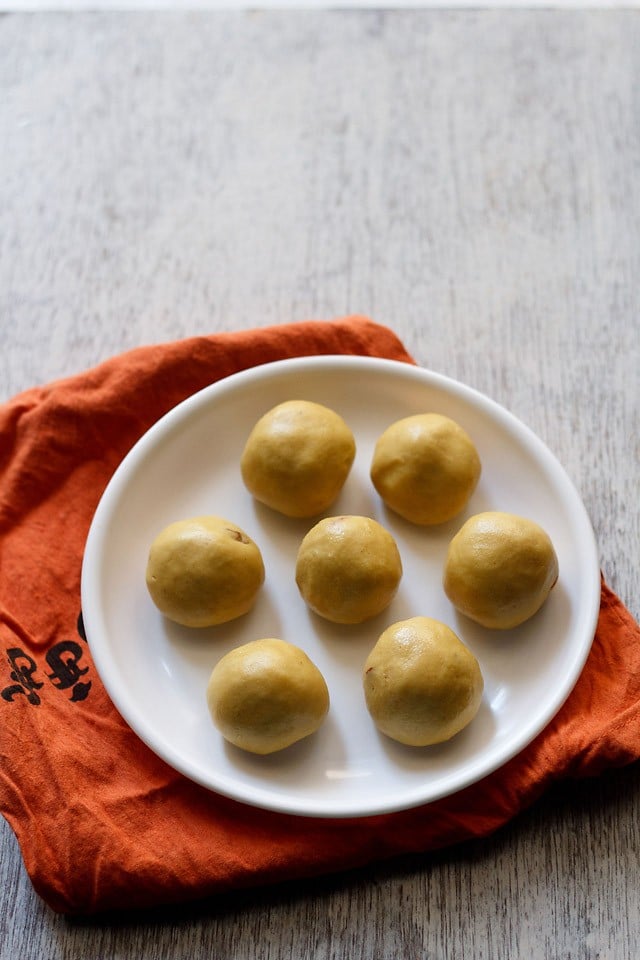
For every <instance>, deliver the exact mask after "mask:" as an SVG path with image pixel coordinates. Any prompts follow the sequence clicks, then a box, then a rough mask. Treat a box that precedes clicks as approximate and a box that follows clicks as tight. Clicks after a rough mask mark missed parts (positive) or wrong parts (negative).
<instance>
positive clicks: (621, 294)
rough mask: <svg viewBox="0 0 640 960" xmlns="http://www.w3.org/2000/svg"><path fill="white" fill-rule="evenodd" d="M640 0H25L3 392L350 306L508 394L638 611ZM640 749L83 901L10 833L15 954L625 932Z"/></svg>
mask: <svg viewBox="0 0 640 960" xmlns="http://www.w3.org/2000/svg"><path fill="white" fill-rule="evenodd" d="M639 49H640V20H639V19H638V15H637V14H635V13H633V12H629V11H626V12H625V11H612V10H609V11H600V12H595V11H592V12H585V11H582V12H581V11H571V12H561V11H548V10H547V11H527V10H521V11H505V10H493V11H473V10H470V11H458V12H447V11H434V10H431V11H395V12H381V11H377V12H376V11H350V12H326V11H323V12H307V13H300V12H260V13H242V12H236V13H206V14H205V13H201V14H189V13H184V14H181V13H171V14H166V13H163V14H152V13H144V14H137V15H126V14H117V13H114V14H102V15H90V14H87V15H84V14H78V15H73V16H63V15H35V16H20V15H11V16H5V17H3V18H1V19H0V144H1V145H2V146H1V148H0V174H1V175H0V344H1V349H0V397H1V398H6V397H9V396H10V395H12V394H14V393H17V392H18V391H19V390H21V389H23V388H26V387H28V386H31V385H32V384H35V383H43V382H46V381H48V380H50V379H52V378H55V377H60V376H64V375H66V374H69V373H73V372H75V371H77V370H80V369H82V368H84V367H87V366H89V365H91V364H94V363H96V362H98V361H100V360H101V359H103V358H105V357H106V356H109V355H111V354H114V353H117V352H119V351H121V350H123V349H127V348H129V347H133V346H137V345H138V344H142V343H149V342H158V341H163V340H167V339H172V338H176V337H182V336H189V335H191V334H194V333H199V332H203V333H205V332H212V331H216V330H230V329H238V328H243V327H249V326H255V325H265V324H269V323H276V322H280V321H286V320H290V319H303V318H308V317H318V318H328V317H332V316H335V315H338V314H343V313H347V312H351V311H354V312H355V311H357V312H363V313H368V314H369V315H370V316H372V317H373V318H374V319H376V320H378V321H380V322H382V323H386V324H388V325H389V326H391V327H393V328H394V329H395V330H396V331H397V332H398V333H399V334H400V336H401V337H402V338H403V339H404V342H405V343H406V345H407V347H408V348H409V349H410V350H411V351H412V352H413V354H414V355H415V356H416V358H417V359H418V360H420V361H421V362H422V363H425V364H429V365H430V366H432V367H433V368H434V369H436V370H439V371H441V372H443V373H446V374H448V375H450V376H453V377H456V378H458V379H461V380H463V381H465V382H467V383H469V384H471V385H473V386H475V387H477V388H478V389H480V390H482V391H484V392H486V393H488V394H489V395H490V396H492V397H494V398H495V399H497V400H498V401H500V402H502V403H504V404H505V405H506V406H507V407H509V408H510V409H511V410H512V411H513V412H514V413H516V414H517V415H518V416H520V417H521V418H522V419H523V420H525V422H527V423H528V424H529V425H530V426H531V427H532V428H533V429H534V430H535V431H536V432H537V433H539V434H540V435H541V436H542V437H543V438H544V439H545V440H546V441H547V442H548V444H549V445H550V447H551V448H552V449H553V450H554V451H555V452H556V453H557V455H558V456H559V458H560V460H561V461H562V462H563V464H564V465H565V467H566V468H567V470H568V472H569V474H570V475H571V476H572V478H573V479H574V481H575V483H576V485H577V487H578V489H579V490H580V492H581V493H582V495H583V497H584V500H585V503H586V505H587V508H588V510H589V513H590V515H591V518H592V520H593V523H594V527H595V530H596V535H597V539H598V544H599V549H600V554H601V559H602V566H603V569H604V571H605V574H606V576H607V578H608V580H609V582H610V583H611V585H612V586H613V587H614V589H616V590H617V591H618V592H619V593H620V595H621V596H622V597H623V599H624V600H625V601H626V602H627V604H628V605H629V606H630V607H631V609H632V610H633V612H634V614H635V615H636V616H638V615H639V614H640V601H639V598H638V592H637V582H638V544H639V543H640V510H639V508H638V504H639V496H638V494H639V488H638V475H639V471H638V467H639V460H640V448H639V443H638V437H639V436H640V430H639V426H640V424H639V409H640V405H639V402H638V401H639V394H638V367H639V363H640V343H639V341H640V323H639V319H638V318H639V317H640V285H639V284H638V277H640V175H639V172H640V122H639V116H638V108H637V91H638V89H640V58H639V57H638V50H639ZM639 787H640V772H639V771H638V769H633V770H626V771H621V772H616V773H612V774H609V775H607V776H603V777H602V778H601V779H598V780H596V781H593V782H590V783H585V784H578V785H571V784H568V785H563V786H561V787H559V788H558V789H557V790H556V791H554V792H552V793H551V794H549V795H548V796H547V797H545V798H544V799H543V800H541V801H540V803H539V804H538V805H537V806H536V807H535V808H534V809H533V810H531V811H529V812H528V813H526V814H524V815H523V816H521V817H520V818H519V819H518V820H517V821H516V822H515V823H514V824H512V825H510V826H509V827H508V828H506V829H505V830H503V831H501V832H500V833H499V834H498V835H496V836H495V837H493V838H491V839H489V840H487V841H485V842H482V843H477V844H472V845H465V846H464V847H462V848H461V849H459V850H454V851H446V852H444V853H441V854H438V855H435V856H432V857H429V858H425V859H423V860H413V861H411V862H410V863H403V864H394V865H391V866H380V867H378V868H375V869H370V870H367V871H364V872H362V873H360V874H357V875H355V876H346V877H340V878H335V879H333V880H323V881H319V882H316V883H309V884H307V885H303V884H301V885H296V886H295V887H292V888H286V889H283V890H277V891H262V892H256V893H253V894H246V895H242V896H234V897H229V898H228V899H227V900H226V901H224V902H221V903H218V904H206V905H203V906H201V907H194V908H189V909H187V910H183V911H181V910H176V911H168V912H167V911H164V912H163V915H162V917H160V918H150V917H148V916H144V917H141V918H138V919H137V920H136V921H132V922H130V923H127V924H125V925H123V926H115V925H98V924H88V925H70V924H68V923H67V922H66V921H64V920H62V919H61V918H59V917H56V916H54V915H52V914H50V913H49V911H48V910H47V909H46V908H45V907H44V906H43V905H42V904H41V902H40V901H39V900H38V898H37V897H36V895H35V894H34V893H33V892H32V890H31V887H30V884H29V881H28V880H27V879H26V877H25V874H24V872H23V869H22V866H21V863H20V859H19V855H18V851H17V845H16V843H15V840H14V839H13V836H12V834H11V832H10V830H9V828H8V827H7V826H6V824H3V826H2V828H1V832H0V891H2V892H1V894H0V896H1V898H2V910H1V911H0V957H1V958H2V960H4V958H10V957H11V958H13V957H17V956H20V957H23V958H26V960H31V958H36V957H37V958H46V960H67V958H69V960H70V958H75V957H83V958H89V957H110V958H125V957H126V958H130V957H131V958H133V957H136V958H137V957H142V956H145V957H154V958H158V960H160V958H164V957H166V958H172V960H176V958H180V957H184V958H187V957H188V958H192V957H196V956H220V957H226V958H231V957H234V958H249V957H251V958H259V957H270V958H290V957H307V956H309V957H310V956H313V957H314V958H318V960H324V958H327V960H328V958H331V960H333V958H340V960H342V958H350V960H359V958H363V960H364V958H370V957H392V956H397V957H400V956H403V957H430V958H431V957H433V958H436V957H438V958H439V957H456V958H459V957H465V958H473V960H482V958H490V960H497V958H510V960H511V958H515V957H531V958H533V960H536V958H557V957H563V958H585V960H596V958H602V960H604V958H606V960H628V958H629V957H631V956H633V955H635V952H637V943H638V941H639V939H640V905H639V900H638V897H637V893H636V890H637V884H636V877H637V851H638V849H639V847H640V836H639V832H638V823H639V822H640V817H639V813H640V806H639V801H638V799H637V798H638V794H639V790H638V788H639Z"/></svg>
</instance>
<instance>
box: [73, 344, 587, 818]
mask: <svg viewBox="0 0 640 960" xmlns="http://www.w3.org/2000/svg"><path fill="white" fill-rule="evenodd" d="M341 367H342V368H345V369H346V368H354V367H355V368H358V369H361V370H367V369H369V370H371V371H374V370H379V371H381V372H382V371H387V372H389V373H393V372H395V373H397V374H399V375H401V376H402V377H407V378H409V379H415V380H416V381H419V382H420V383H421V384H422V385H425V386H429V387H435V388H436V389H437V390H439V391H440V390H442V391H444V392H450V393H454V394H456V395H458V396H459V397H461V398H462V399H463V401H466V402H471V403H472V405H474V406H477V407H480V408H481V409H482V411H483V412H485V413H487V414H489V416H490V417H491V419H493V420H494V421H495V420H496V419H497V420H498V421H499V422H500V424H501V425H502V426H503V427H505V426H506V427H507V428H508V430H509V431H510V432H511V431H515V432H516V433H518V434H519V435H522V436H524V437H526V439H527V442H528V444H529V445H530V446H533V448H534V449H535V453H536V458H540V457H541V458H542V460H543V461H544V464H545V466H546V467H547V469H549V468H551V470H552V473H553V476H554V478H555V480H556V482H557V481H558V480H560V481H561V483H562V485H563V486H564V488H565V491H566V494H567V495H569V496H570V498H571V500H572V504H573V508H574V510H575V511H576V512H577V513H579V514H580V517H579V518H578V519H579V521H580V527H581V533H582V535H583V537H585V538H586V541H587V543H586V544H585V545H584V546H585V548H587V547H588V552H589V554H590V562H589V563H588V564H587V565H588V566H590V567H591V568H592V571H591V574H592V577H593V580H592V583H591V590H590V592H589V601H590V602H589V603H588V604H586V603H585V608H584V609H583V610H581V616H580V623H581V624H583V628H582V629H583V635H584V637H585V639H584V641H583V643H582V645H581V646H580V648H579V655H578V651H576V656H575V657H574V658H573V661H572V669H571V670H570V671H568V672H567V675H566V676H565V678H564V682H563V683H562V684H560V685H559V686H558V689H557V691H556V695H555V697H553V698H552V700H551V705H550V706H549V707H548V709H547V711H546V712H545V713H544V714H543V715H542V716H541V717H538V718H537V719H536V720H535V721H533V722H531V723H530V724H528V725H526V726H525V727H524V729H523V731H522V732H521V733H520V735H519V736H514V737H511V738H510V739H509V741H508V746H507V748H506V749H505V748H503V750H502V751H498V753H497V756H496V757H495V758H494V760H493V761H492V762H490V763H487V762H486V761H485V762H484V763H482V754H481V755H480V757H479V758H478V759H477V760H476V761H475V762H471V763H468V764H467V767H466V772H465V773H464V774H462V773H460V774H458V776H457V777H456V778H455V781H456V782H455V787H454V788H453V789H450V788H448V787H447V786H446V785H445V786H443V787H442V788H441V789H440V790H436V791H432V792H430V793H429V794H428V795H425V791H424V788H421V787H415V788H413V789H412V790H409V791H407V793H406V794H405V795H404V798H403V799H400V798H398V800H397V801H395V802H392V803H390V802H389V801H388V800H387V801H384V800H383V801H380V802H379V803H377V804H376V803H371V804H369V805H368V806H367V807H366V809H365V808H362V807H359V808H355V807H354V808H353V809H350V808H349V807H348V806H347V805H344V804H343V805H342V806H341V807H339V808H337V807H336V808H333V807H329V808H327V807H324V806H323V805H322V804H319V805H316V804H314V803H312V802H310V801H305V800H304V799H302V801H300V800H298V801H297V802H296V801H295V799H292V798H291V796H290V794H287V798H286V799H287V801H288V802H285V798H284V797H283V795H282V794H279V793H275V792H273V791H271V790H270V789H269V787H268V784H265V787H264V788H261V789H259V790H255V789H254V790H251V791H249V792H247V791H237V790H235V789H233V785H229V784H226V782H225V780H226V779H228V778H220V777H218V780H217V782H216V784H215V785H212V783H211V782H210V781H207V780H206V779H205V778H204V777H202V776H199V775H198V774H197V771H194V770H193V769H191V767H190V765H189V764H188V763H185V762H184V760H182V759H181V758H180V756H179V755H176V751H174V750H173V749H172V748H171V747H169V748H167V745H166V744H164V743H163V742H162V740H160V741H159V740H158V739H157V738H156V737H154V735H153V731H151V732H149V731H146V729H145V732H144V733H143V732H141V730H140V728H139V723H138V722H137V721H138V715H137V712H136V710H135V708H134V709H132V708H131V705H130V704H129V703H128V702H127V701H126V698H123V697H122V696H121V695H120V692H119V690H118V687H117V684H115V683H113V682H112V677H111V673H110V668H111V665H112V664H113V661H111V662H110V661H109V656H108V649H109V648H108V643H107V644H105V643H104V642H103V643H100V642H97V641H96V636H97V635H98V633H99V632H100V631H99V629H97V628H96V618H95V616H94V611H95V608H94V605H93V602H92V601H93V598H94V597H95V596H96V595H97V594H98V593H99V583H98V579H97V572H98V568H99V562H98V560H99V557H100V545H101V544H104V540H105V537H106V536H107V534H108V520H109V516H110V514H111V513H113V511H114V510H115V508H116V507H117V504H118V502H119V497H120V495H121V494H122V491H123V489H124V488H126V480H127V478H128V475H129V472H130V470H131V469H135V467H136V466H137V464H138V463H139V462H140V461H143V460H144V458H145V456H146V453H147V451H148V450H150V449H153V447H154V446H155V444H156V442H157V440H158V438H162V436H163V435H164V434H165V433H166V432H169V431H170V430H171V429H173V428H174V426H175V425H176V424H177V423H179V422H180V420H181V419H183V418H185V419H188V418H189V416H190V415H191V413H192V411H193V410H196V409H198V408H199V407H200V406H201V405H206V404H208V403H215V402H216V401H217V400H218V398H219V397H222V398H224V395H225V394H226V393H229V392H232V391H233V390H235V389H242V388H243V387H245V386H250V385H251V384H252V383H253V384H254V386H255V385H256V384H259V383H260V381H263V380H270V379H273V377H274V376H278V374H280V373H285V372H295V371H296V369H301V370H310V369H315V370H317V369H320V370H322V369H326V370H334V369H336V368H337V369H339V368H341ZM600 594H601V572H600V564H599V559H598V551H597V544H596V539H595V533H594V530H593V526H592V524H591V520H590V518H589V515H588V513H587V510H586V507H585V505H584V502H583V500H582V497H581V495H580V493H579V491H578V489H577V487H576V486H575V484H574V482H573V480H572V479H571V477H570V476H569V475H568V473H567V471H566V469H565V468H564V467H563V465H562V464H561V462H560V460H559V459H558V457H557V456H556V455H555V454H554V453H553V451H552V450H551V449H550V447H549V446H548V445H547V444H546V443H545V442H544V441H543V440H542V439H541V437H539V436H538V434H536V433H535V432H534V431H533V430H532V429H531V428H530V427H529V426H528V425H527V424H526V423H525V422H524V421H522V420H521V419H519V418H518V417H517V416H516V415H515V414H513V413H511V411H510V410H508V409H507V408H506V407H504V406H503V405H502V404H500V403H499V402H497V401H496V400H493V399H492V398H491V397H489V396H488V395H487V394H484V393H482V392H481V391H479V390H478V389H476V388H475V387H472V386H469V385H468V384H465V383H463V382H462V381H459V380H456V379H454V378H452V377H449V376H447V375H445V374H443V373H440V372H437V371H432V370H430V369H428V368H424V367H422V366H420V365H418V364H415V363H412V362H409V361H404V360H392V359H388V358H383V357H370V356H362V355H357V354H322V355H319V356H315V355H314V356H308V357H289V358H282V359H279V360H273V361H268V362H266V363H263V364H259V365H257V366H254V367H248V368H246V369H244V370H240V371H237V372H235V373H232V374H229V375H228V376H226V377H223V378H221V379H219V380H217V381H214V382H213V383H211V384H209V385H207V386H205V387H203V388H201V389H199V390H197V391H194V393H193V394H191V395H190V396H188V397H186V398H185V399H184V400H182V401H180V402H178V403H177V404H176V405H175V406H174V407H172V408H171V409H170V410H169V411H167V412H166V413H165V414H164V415H162V416H161V417H160V418H159V419H158V420H157V421H155V423H153V424H152V425H151V426H150V427H149V428H148V429H147V430H146V431H145V432H144V433H143V434H142V436H141V437H140V438H139V439H138V440H137V441H136V442H135V443H134V444H133V446H132V447H131V448H130V449H129V451H128V452H127V453H126V454H125V456H124V457H123V458H122V460H121V461H120V463H119V465H118V466H117V467H116V469H115V471H114V472H113V474H112V476H111V477H110V479H109V481H108V483H107V485H106V487H105V488H104V490H103V492H102V494H101V496H100V498H99V501H98V504H97V506H96V509H95V511H94V514H93V517H92V520H91V524H90V527H89V531H88V534H87V538H86V541H85V547H84V551H83V558H82V569H81V605H82V613H83V620H84V626H85V631H86V635H87V644H88V646H89V650H90V652H91V656H92V660H93V663H94V666H95V669H96V671H97V673H98V675H99V677H100V680H101V682H102V684H103V686H104V688H105V691H106V693H107V695H108V697H109V699H110V700H111V702H112V704H113V706H114V707H115V709H116V710H117V712H118V713H119V714H120V716H121V717H122V719H123V720H124V721H125V722H126V723H127V725H128V726H129V727H130V729H131V730H132V731H133V732H134V734H135V735H136V736H137V737H138V738H139V739H140V740H141V741H142V742H143V743H145V744H146V745H147V747H149V749H151V750H152V752H154V753H155V754H156V756H158V757H159V758H160V759H162V760H164V761H165V762H166V763H168V764H169V765H170V766H172V767H173V768H174V769H175V770H176V771H177V772H179V773H180V774H182V775H183V776H185V777H187V778H188V779H190V780H191V781H193V782H195V783H197V784H199V785H201V786H202V787H204V788H205V789H207V790H208V791H210V792H213V793H218V794H220V795H223V796H226V797H228V798H231V799H233V800H235V801H237V802H239V803H243V804H245V805H248V806H251V807H257V808H260V809H265V810H271V811H275V812H281V813H286V814H289V815H295V816H301V817H311V818H322V819H343V818H354V817H355V818H362V817H369V816H379V815H381V814H387V813H395V812H400V811H403V810H408V809H412V808H416V807H418V806H422V805H428V804H429V803H432V802H434V801H436V800H440V799H443V798H445V797H448V796H452V795H454V794H456V793H458V792H459V791H461V790H463V789H465V788H467V787H469V786H471V785H472V784H473V783H476V782H478V781H479V780H481V779H483V778H484V777H485V776H488V775H489V774H491V773H494V772H495V771H496V770H498V769H500V768H501V767H502V766H504V765H505V764H506V763H508V762H509V761H510V760H512V759H513V758H514V757H516V756H517V755H518V754H519V753H520V752H522V750H524V749H525V748H526V747H527V746H528V745H529V744H530V743H531V742H532V741H533V740H534V739H535V738H536V736H538V735H539V734H540V733H541V732H542V731H543V730H544V729H545V727H547V726H548V725H549V724H550V723H551V722H552V721H553V719H554V718H555V717H556V716H557V714H558V712H559V711H560V710H561V708H562V706H563V705H564V703H565V702H566V700H567V699H568V697H569V696H570V694H571V692H572V690H573V689H574V687H575V685H576V683H577V681H578V679H579V677H580V674H581V673H582V670H583V668H584V665H585V663H586V661H587V659H588V656H589V653H590V650H591V646H592V643H593V639H594V636H595V631H596V626H597V620H598V614H599V609H600ZM92 632H93V639H92V637H91V634H92ZM102 633H106V631H104V630H103V631H102ZM103 639H104V638H103ZM142 725H143V728H144V726H145V725H144V723H143V724H142Z"/></svg>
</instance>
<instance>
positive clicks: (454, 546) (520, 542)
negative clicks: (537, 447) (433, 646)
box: [443, 511, 558, 630]
mask: <svg viewBox="0 0 640 960" xmlns="http://www.w3.org/2000/svg"><path fill="white" fill-rule="evenodd" d="M557 579H558V558H557V555H556V552H555V549H554V546H553V543H552V542H551V539H550V537H549V535H548V534H547V533H546V531H545V530H543V529H542V527H540V526H539V525H538V524H537V523H535V522H534V521H533V520H529V519H528V518H526V517H520V516H517V515H516V514H512V513H502V512H499V511H487V512H485V513H478V514H476V515H475V516H473V517H470V518H469V520H467V522H466V523H465V524H463V526H462V527H461V528H460V530H459V531H458V533H457V534H456V535H455V537H453V539H452V540H451V542H450V544H449V547H448V550H447V554H446V558H445V564H444V576H443V586H444V591H445V593H446V595H447V597H448V598H449V600H450V601H451V603H452V604H453V605H454V606H455V607H456V609H457V610H459V611H460V613H463V614H464V615H465V616H467V617H469V618H470V619H471V620H474V621H476V623H479V624H481V625H482V626H484V627H491V628H494V629H498V630H508V629H510V628H511V627H517V626H518V625H519V624H521V623H524V622H525V621H526V620H528V619H529V618H530V617H532V616H533V615H534V614H535V613H537V612H538V610H539V609H540V608H541V607H542V605H543V604H544V602H545V600H546V599H547V597H548V596H549V594H550V592H551V590H552V588H553V586H554V585H555V583H556V581H557Z"/></svg>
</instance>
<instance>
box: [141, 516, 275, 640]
mask: <svg viewBox="0 0 640 960" xmlns="http://www.w3.org/2000/svg"><path fill="white" fill-rule="evenodd" d="M264 578H265V570H264V563H263V560H262V555H261V553H260V550H259V548H258V546H257V545H256V544H255V543H254V541H253V540H252V539H251V537H249V536H247V534H246V533H245V532H244V530H241V529H240V527H238V526H237V525H236V524H235V523H232V522H231V521H230V520H225V519H224V518H223V517H216V516H202V517H193V518H190V519H188V520H179V521H177V522H175V523H171V524H169V526H168V527H166V528H165V529H164V530H163V531H162V532H161V533H160V534H158V536H157V537H156V539H155V540H154V541H153V543H152V544H151V548H150V550H149V557H148V561H147V570H146V582H147V588H148V590H149V594H150V595H151V599H152V600H153V602H154V603H155V605H156V606H157V607H158V609H159V610H160V611H161V612H162V613H163V614H164V615H165V616H166V617H168V619H169V620H173V621H175V622H176V623H180V624H183V625H184V626H187V627H210V626H214V625H215V624H218V623H225V622H226V621H228V620H233V619H235V618H236V617H240V616H242V614H244V613H247V612H248V611H249V610H250V609H251V607H252V606H253V604H254V602H255V599H256V596H257V593H258V591H259V589H260V587H261V586H262V584H263V582H264Z"/></svg>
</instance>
